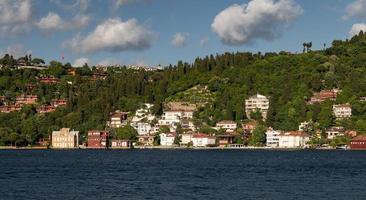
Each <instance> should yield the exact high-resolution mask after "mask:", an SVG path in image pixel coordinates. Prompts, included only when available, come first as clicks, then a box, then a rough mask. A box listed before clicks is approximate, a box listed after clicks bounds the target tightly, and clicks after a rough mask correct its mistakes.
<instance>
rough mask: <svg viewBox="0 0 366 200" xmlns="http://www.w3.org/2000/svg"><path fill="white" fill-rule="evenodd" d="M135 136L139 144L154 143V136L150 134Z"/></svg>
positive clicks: (147, 144)
mask: <svg viewBox="0 0 366 200" xmlns="http://www.w3.org/2000/svg"><path fill="white" fill-rule="evenodd" d="M137 138H138V142H139V145H142V146H152V145H154V139H155V136H154V135H152V134H146V135H138V136H137Z"/></svg>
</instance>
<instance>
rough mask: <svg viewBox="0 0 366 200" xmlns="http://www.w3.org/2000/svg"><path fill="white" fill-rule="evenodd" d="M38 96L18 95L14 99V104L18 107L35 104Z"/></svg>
mask: <svg viewBox="0 0 366 200" xmlns="http://www.w3.org/2000/svg"><path fill="white" fill-rule="evenodd" d="M37 100H38V96H37V95H20V96H18V97H17V98H16V99H15V104H18V105H23V104H26V105H32V104H37Z"/></svg>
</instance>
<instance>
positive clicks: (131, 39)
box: [64, 18, 154, 53]
mask: <svg viewBox="0 0 366 200" xmlns="http://www.w3.org/2000/svg"><path fill="white" fill-rule="evenodd" d="M153 39H154V34H153V33H152V32H151V31H150V30H148V29H147V28H145V27H144V26H142V25H140V24H139V23H138V22H137V20H136V19H130V20H127V21H122V20H121V19H119V18H114V19H108V20H106V21H104V22H102V23H101V24H99V25H97V27H96V28H95V30H94V31H92V32H91V33H89V34H88V35H87V36H85V37H84V38H82V37H81V36H80V35H78V36H76V37H74V38H73V39H71V40H70V41H66V42H64V46H65V47H70V48H71V49H72V50H74V51H77V52H81V53H94V52H100V51H109V52H120V51H126V50H144V49H147V48H149V47H150V46H151V43H152V41H153Z"/></svg>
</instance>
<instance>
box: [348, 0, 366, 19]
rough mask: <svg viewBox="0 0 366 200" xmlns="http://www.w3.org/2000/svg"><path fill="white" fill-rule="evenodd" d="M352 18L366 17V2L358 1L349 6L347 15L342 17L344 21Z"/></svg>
mask: <svg viewBox="0 0 366 200" xmlns="http://www.w3.org/2000/svg"><path fill="white" fill-rule="evenodd" d="M352 17H358V18H364V17H366V0H356V1H353V2H352V3H350V4H348V6H347V7H346V14H345V15H343V16H342V19H344V20H347V19H350V18H352Z"/></svg>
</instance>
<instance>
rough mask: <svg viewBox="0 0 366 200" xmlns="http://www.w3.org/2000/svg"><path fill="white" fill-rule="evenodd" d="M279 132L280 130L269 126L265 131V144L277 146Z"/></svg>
mask: <svg viewBox="0 0 366 200" xmlns="http://www.w3.org/2000/svg"><path fill="white" fill-rule="evenodd" d="M281 133H282V132H281V131H277V130H273V128H272V127H269V128H268V129H267V132H266V146H267V147H278V146H279V142H280V134H281Z"/></svg>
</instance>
